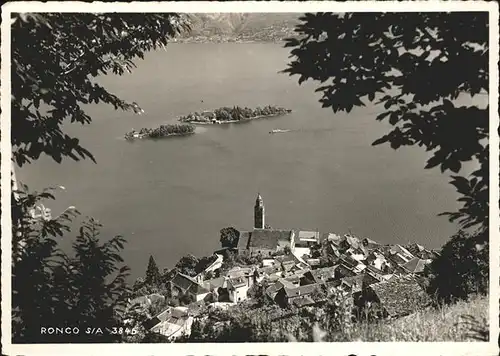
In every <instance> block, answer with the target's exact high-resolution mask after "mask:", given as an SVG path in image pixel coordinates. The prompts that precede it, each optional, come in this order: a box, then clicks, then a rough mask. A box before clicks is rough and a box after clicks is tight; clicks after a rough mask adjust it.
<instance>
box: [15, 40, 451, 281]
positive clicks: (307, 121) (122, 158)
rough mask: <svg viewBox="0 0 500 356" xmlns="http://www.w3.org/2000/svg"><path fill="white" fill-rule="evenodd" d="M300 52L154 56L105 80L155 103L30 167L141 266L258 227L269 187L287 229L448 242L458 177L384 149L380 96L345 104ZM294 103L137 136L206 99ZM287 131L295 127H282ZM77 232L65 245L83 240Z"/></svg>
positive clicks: (181, 51) (172, 50) (189, 51)
mask: <svg viewBox="0 0 500 356" xmlns="http://www.w3.org/2000/svg"><path fill="white" fill-rule="evenodd" d="M287 57H288V50H286V49H283V48H281V47H280V46H279V45H276V44H175V45H169V47H168V50H167V51H158V52H155V53H150V54H149V55H147V56H146V58H145V60H144V61H140V62H138V68H137V69H136V70H135V72H134V73H133V74H129V75H125V76H122V77H115V76H108V77H104V78H102V79H101V81H102V82H103V83H104V84H105V85H106V86H107V87H108V88H109V89H110V90H111V91H112V92H114V93H115V94H117V95H119V96H120V97H122V98H124V99H127V100H130V101H136V102H138V103H139V104H140V105H141V107H142V108H143V109H144V110H145V114H144V115H142V116H137V115H134V114H132V113H124V112H121V111H114V110H113V109H112V108H110V107H107V106H105V105H95V106H91V107H89V108H88V112H89V113H90V114H91V116H92V117H93V118H94V122H93V123H92V124H91V125H89V126H83V127H82V126H77V125H69V126H68V127H67V130H68V131H69V132H70V133H72V134H74V135H77V136H78V137H80V138H81V140H82V143H83V145H84V147H86V148H88V149H89V150H90V151H91V152H92V153H93V154H94V156H95V158H96V160H97V164H94V163H92V162H91V161H90V160H87V161H83V162H72V161H69V160H66V161H64V162H63V164H57V163H55V162H52V161H50V160H49V159H40V160H39V161H38V162H36V163H35V164H32V165H29V166H26V167H23V168H22V169H20V171H19V172H18V176H19V178H20V179H21V180H22V181H24V182H25V183H27V184H28V185H29V186H30V187H31V188H36V189H40V188H42V187H44V186H48V185H55V184H58V185H63V186H65V187H66V190H65V191H61V192H60V193H58V195H57V201H56V202H55V203H53V204H50V206H51V207H52V208H53V210H54V213H57V212H58V211H61V210H63V209H64V208H65V207H67V206H70V205H75V206H77V208H78V209H79V210H80V211H81V212H82V213H83V214H85V215H89V216H93V217H95V218H97V219H99V221H100V222H101V223H102V224H103V225H104V227H103V229H102V235H103V237H109V236H112V235H116V234H121V235H124V236H125V237H126V238H127V240H128V243H127V245H126V251H125V252H124V253H123V256H124V258H125V260H126V263H127V264H128V265H129V266H130V267H132V274H133V277H137V276H139V275H143V274H144V272H145V270H146V266H147V261H148V258H149V255H150V254H152V255H153V256H154V257H155V259H156V261H157V263H158V264H159V265H160V267H172V265H173V264H175V262H176V261H177V260H178V259H179V258H180V257H182V256H183V255H186V254H188V253H192V254H194V255H198V256H203V255H206V254H210V253H211V252H212V251H213V250H214V249H216V248H218V247H219V234H218V232H219V230H220V229H221V228H223V227H226V226H235V227H237V228H240V229H250V228H251V227H252V223H253V204H254V200H255V197H256V194H257V191H260V193H261V194H262V196H263V198H264V203H265V205H266V213H267V215H266V222H267V223H269V224H270V225H272V226H273V227H276V228H303V229H319V230H320V231H321V232H327V231H330V232H337V233H344V232H348V231H349V230H350V231H352V232H353V233H355V234H358V235H360V236H367V237H370V238H372V239H375V240H378V241H380V242H383V243H395V242H402V243H406V242H408V241H417V242H420V243H422V244H425V245H427V246H429V247H431V248H435V247H438V246H440V245H442V244H443V243H444V242H445V241H446V239H447V238H448V237H449V236H450V235H451V234H452V233H453V232H454V231H455V230H456V226H454V225H452V224H450V223H449V222H448V221H447V220H446V218H443V217H438V216H437V214H438V213H440V212H443V211H449V210H454V209H456V208H457V203H456V195H455V193H454V190H453V188H452V187H451V186H450V185H449V184H448V180H449V178H448V177H447V176H446V175H443V174H441V173H440V172H439V170H424V169H423V167H424V166H425V160H426V157H427V154H426V153H425V152H424V151H423V150H422V149H420V148H404V149H400V150H398V151H394V150H392V149H391V148H389V147H385V146H377V147H372V146H371V143H372V142H373V141H374V140H375V139H377V138H379V137H380V136H381V135H382V134H384V133H385V132H387V130H388V126H387V125H386V124H383V123H379V122H377V121H375V120H374V115H376V113H377V112H379V111H380V109H379V108H377V107H373V106H372V107H365V108H361V109H356V110H354V111H352V112H351V113H350V114H345V113H340V114H333V112H332V111H331V110H329V109H322V108H321V105H320V104H319V103H318V101H317V99H318V96H317V95H315V94H314V92H313V89H314V86H312V85H311V84H307V83H306V85H303V86H300V87H299V86H298V84H297V82H296V79H295V78H290V77H288V76H286V75H284V74H278V73H277V72H278V71H279V70H282V69H284V68H285V64H286V61H287ZM267 104H272V105H279V106H284V107H287V108H290V109H292V110H293V113H292V114H291V115H288V116H284V117H280V118H273V119H269V120H259V121H253V122H249V123H243V124H235V125H230V126H223V125H220V126H209V127H206V126H205V127H202V128H200V129H199V132H198V134H197V135H194V136H190V137H178V138H169V139H164V140H159V141H149V140H143V141H136V142H128V141H125V140H124V139H123V138H122V137H123V134H124V133H125V132H126V131H129V130H130V129H132V128H136V129H139V128H141V127H155V126H158V125H160V124H162V123H169V122H173V121H172V120H173V118H175V117H176V116H178V115H181V114H187V113H189V112H191V111H195V110H203V109H211V108H216V107H220V106H232V105H241V106H249V107H255V106H264V105H267ZM275 128H281V129H291V130H292V131H291V132H288V133H283V134H275V135H270V134H269V133H268V132H269V131H270V130H272V129H275ZM71 238H72V237H71V236H70V237H67V238H65V240H64V241H63V245H65V246H68V245H69V244H70V243H71Z"/></svg>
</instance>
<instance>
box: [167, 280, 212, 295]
mask: <svg viewBox="0 0 500 356" xmlns="http://www.w3.org/2000/svg"><path fill="white" fill-rule="evenodd" d="M170 290H171V293H172V295H186V294H187V295H191V296H192V297H193V298H194V300H195V301H200V300H203V299H204V298H205V297H206V296H207V295H208V294H209V293H210V291H209V290H208V289H206V288H205V287H203V286H202V285H201V284H199V283H198V282H197V281H196V280H195V279H193V278H191V277H189V276H186V275H184V274H182V273H177V274H176V275H175V276H174V278H172V280H171V281H170Z"/></svg>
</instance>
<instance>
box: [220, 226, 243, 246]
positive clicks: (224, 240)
mask: <svg viewBox="0 0 500 356" xmlns="http://www.w3.org/2000/svg"><path fill="white" fill-rule="evenodd" d="M239 239H240V232H239V231H238V230H236V229H235V228H234V227H232V226H230V227H225V228H223V229H221V230H220V243H221V245H222V247H223V248H225V247H228V248H236V247H237V246H238V240H239Z"/></svg>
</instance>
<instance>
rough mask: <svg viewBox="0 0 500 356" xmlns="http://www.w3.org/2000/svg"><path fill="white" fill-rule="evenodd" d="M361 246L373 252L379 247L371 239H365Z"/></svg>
mask: <svg viewBox="0 0 500 356" xmlns="http://www.w3.org/2000/svg"><path fill="white" fill-rule="evenodd" d="M361 244H362V245H363V246H364V247H365V248H366V249H368V250H374V249H377V248H378V247H379V246H380V244H379V243H378V242H376V241H373V240H372V239H369V238H367V237H365V238H364V239H363V240H361Z"/></svg>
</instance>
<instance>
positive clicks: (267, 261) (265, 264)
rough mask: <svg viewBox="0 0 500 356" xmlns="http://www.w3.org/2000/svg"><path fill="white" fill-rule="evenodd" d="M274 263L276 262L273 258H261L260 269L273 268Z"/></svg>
mask: <svg viewBox="0 0 500 356" xmlns="http://www.w3.org/2000/svg"><path fill="white" fill-rule="evenodd" d="M276 263H277V262H276V260H275V259H274V258H263V259H262V267H269V266H274V265H275V264H276Z"/></svg>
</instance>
